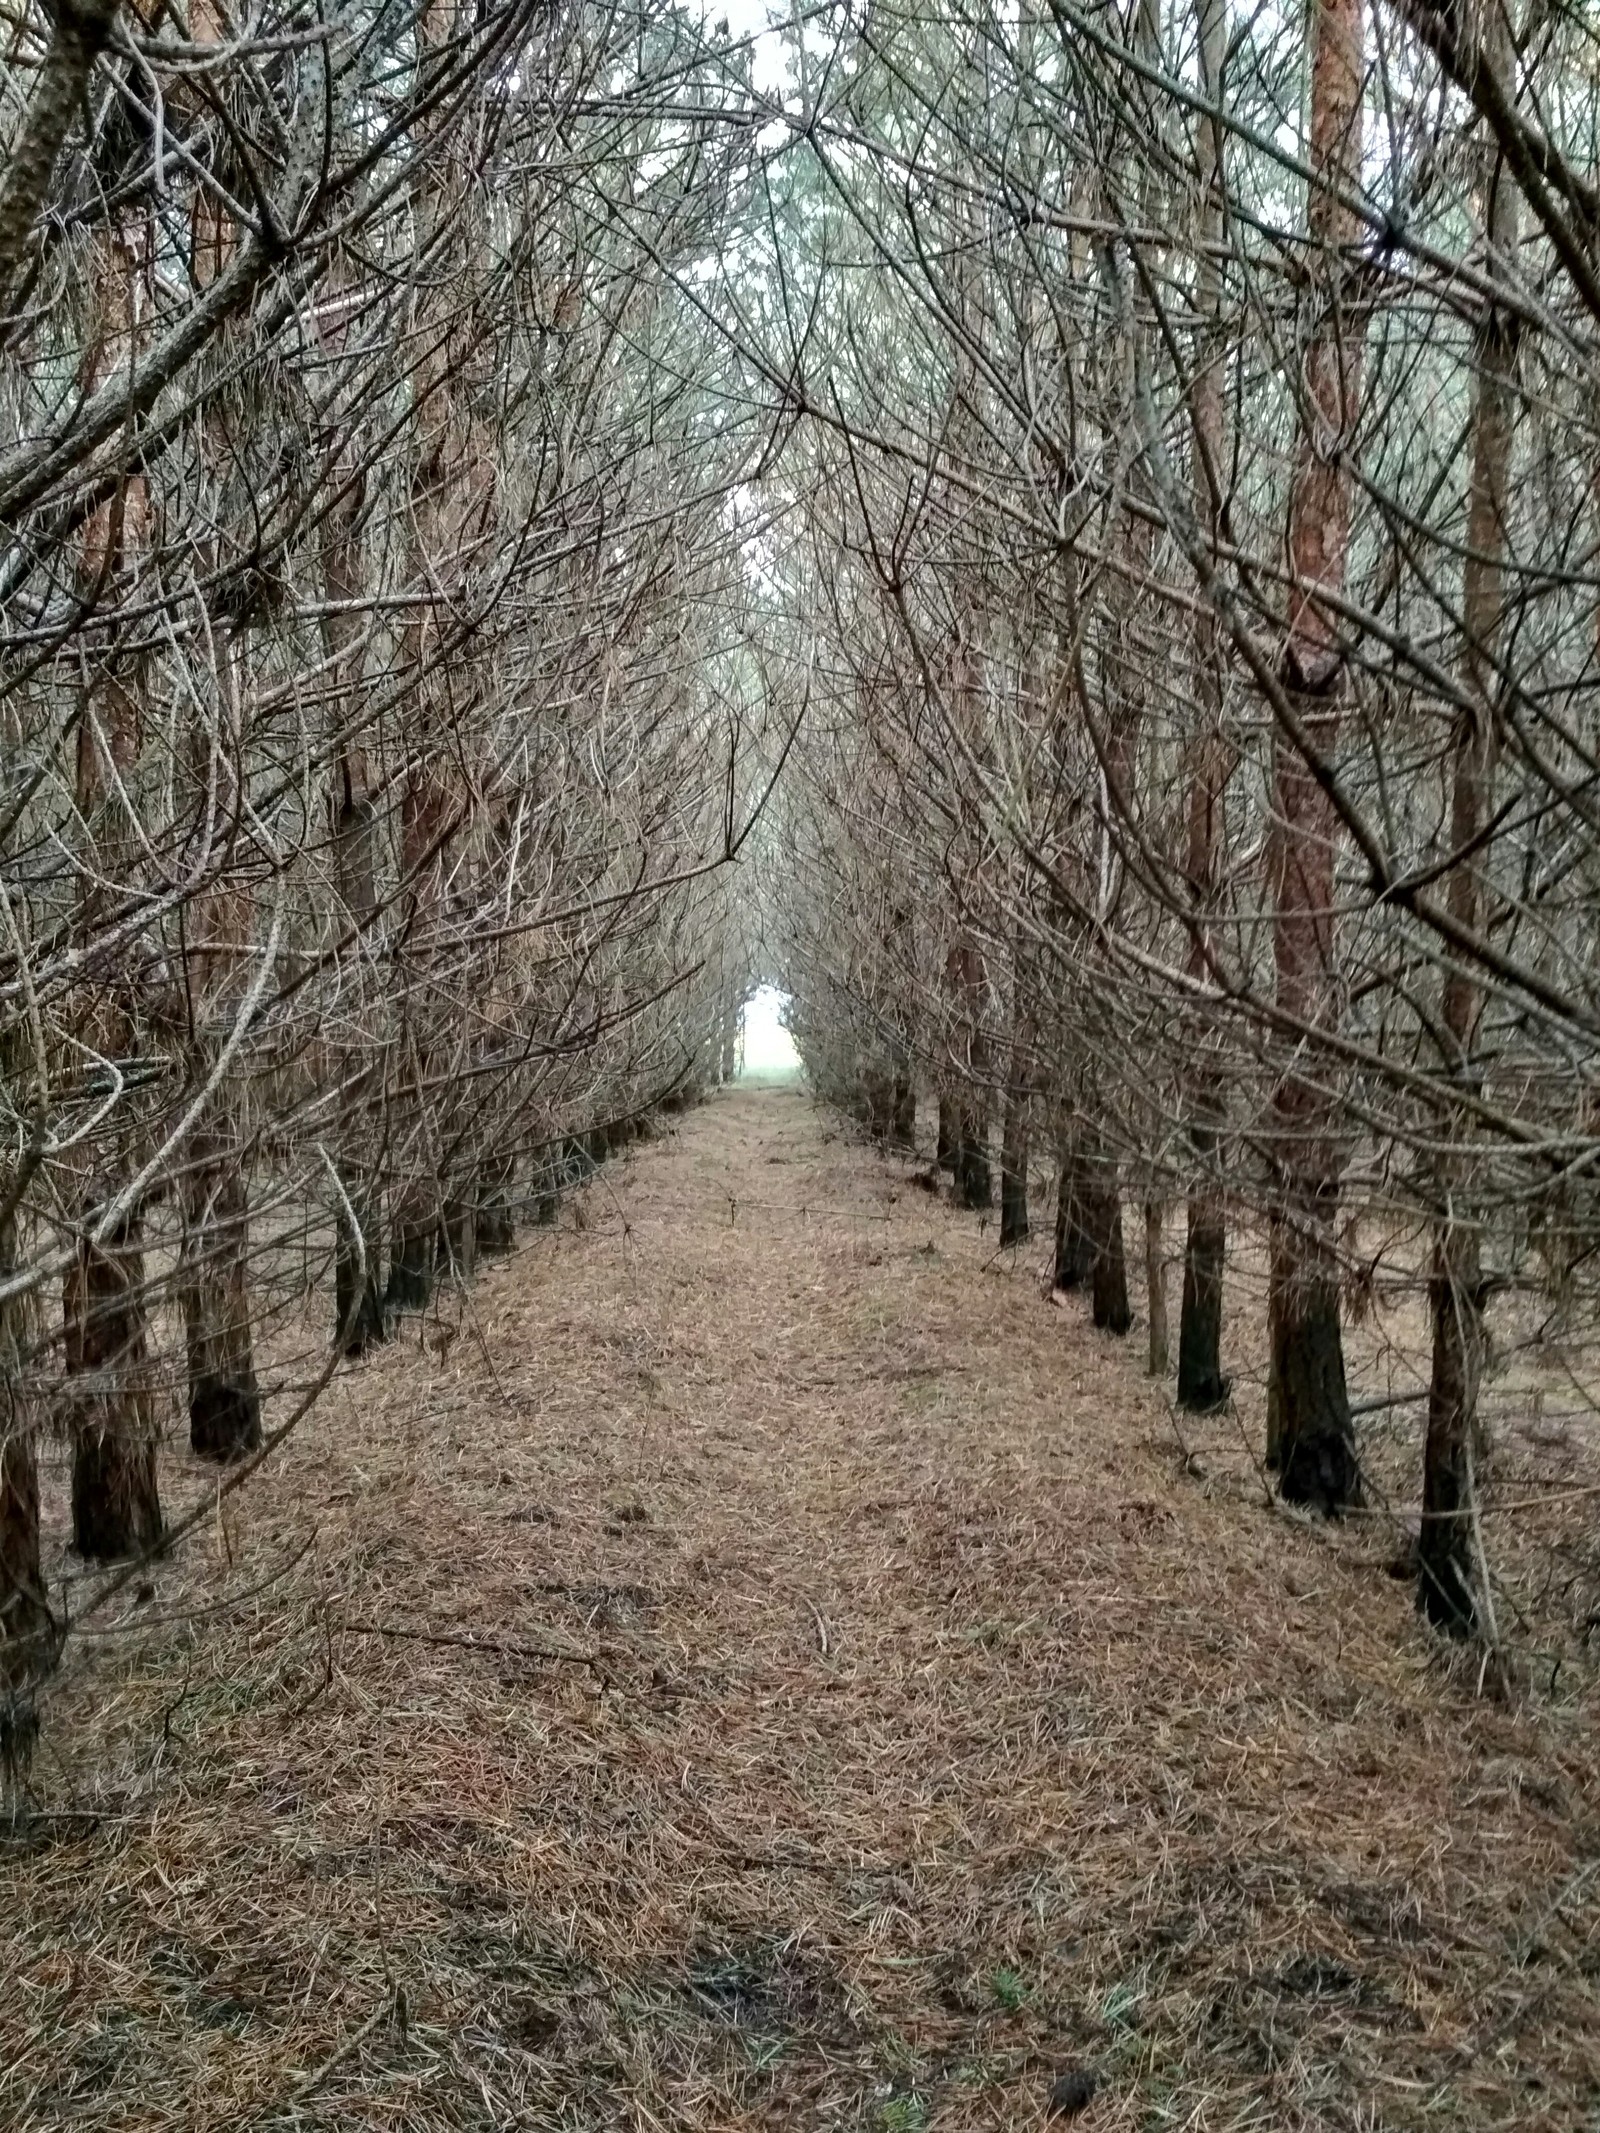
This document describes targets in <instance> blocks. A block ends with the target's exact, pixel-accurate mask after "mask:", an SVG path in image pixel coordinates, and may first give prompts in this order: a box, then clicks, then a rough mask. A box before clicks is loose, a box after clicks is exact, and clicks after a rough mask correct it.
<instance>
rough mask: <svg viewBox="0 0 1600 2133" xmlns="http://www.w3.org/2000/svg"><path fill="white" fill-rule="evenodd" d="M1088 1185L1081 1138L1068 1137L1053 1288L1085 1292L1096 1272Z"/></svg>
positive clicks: (1061, 1173)
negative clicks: (1092, 1273) (1085, 1287)
mask: <svg viewBox="0 0 1600 2133" xmlns="http://www.w3.org/2000/svg"><path fill="white" fill-rule="evenodd" d="M1086 1203H1087V1184H1086V1179H1085V1175H1084V1162H1083V1156H1082V1153H1081V1150H1080V1147H1079V1141H1078V1136H1077V1134H1076V1133H1075V1132H1074V1133H1070V1134H1069V1135H1067V1136H1066V1138H1065V1139H1064V1142H1063V1146H1062V1152H1061V1167H1060V1170H1059V1172H1058V1174H1057V1178H1056V1242H1055V1260H1054V1265H1053V1272H1052V1275H1051V1286H1052V1288H1056V1289H1077V1288H1081V1287H1082V1286H1083V1284H1084V1283H1085V1282H1086V1281H1087V1280H1088V1278H1089V1276H1090V1273H1091V1272H1092V1271H1093V1268H1094V1239H1093V1237H1092V1236H1091V1234H1090V1231H1089V1226H1088V1212H1087V1204H1086Z"/></svg>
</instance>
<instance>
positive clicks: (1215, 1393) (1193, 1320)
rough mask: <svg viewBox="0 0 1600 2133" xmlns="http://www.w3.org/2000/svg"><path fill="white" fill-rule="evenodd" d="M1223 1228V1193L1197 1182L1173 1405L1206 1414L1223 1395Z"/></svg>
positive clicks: (1192, 1199) (1191, 1199)
mask: <svg viewBox="0 0 1600 2133" xmlns="http://www.w3.org/2000/svg"><path fill="white" fill-rule="evenodd" d="M1226 1251H1227V1230H1226V1225H1225V1220H1224V1215H1223V1203H1222V1196H1221V1194H1220V1193H1218V1192H1217V1191H1215V1189H1214V1188H1213V1189H1205V1188H1202V1189H1200V1190H1197V1191H1195V1192H1192V1193H1191V1194H1190V1196H1189V1228H1188V1235H1187V1236H1186V1238H1185V1240H1184V1251H1183V1314H1182V1317H1181V1319H1180V1321H1179V1325H1178V1405H1179V1406H1180V1407H1184V1408H1187V1409H1188V1410H1189V1412H1190V1413H1191V1414H1209V1413H1210V1412H1211V1411H1212V1409H1213V1408H1217V1407H1220V1406H1221V1405H1222V1404H1223V1402H1224V1401H1225V1400H1226V1399H1227V1397H1228V1392H1229V1381H1228V1380H1227V1379H1226V1378H1225V1377H1224V1376H1223V1375H1222V1372H1221V1369H1220V1368H1219V1358H1220V1357H1221V1354H1222V1270H1223V1260H1224V1256H1225V1254H1226Z"/></svg>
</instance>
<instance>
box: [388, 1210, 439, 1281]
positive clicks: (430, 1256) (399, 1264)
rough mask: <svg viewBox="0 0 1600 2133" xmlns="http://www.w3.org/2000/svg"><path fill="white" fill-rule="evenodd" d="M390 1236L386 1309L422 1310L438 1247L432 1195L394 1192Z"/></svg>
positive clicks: (435, 1213) (435, 1215)
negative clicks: (393, 1218)
mask: <svg viewBox="0 0 1600 2133" xmlns="http://www.w3.org/2000/svg"><path fill="white" fill-rule="evenodd" d="M397 1197H398V1199H399V1202H400V1204H399V1206H398V1207H397V1209H396V1212H395V1230H394V1236H393V1239H392V1241H391V1243H390V1247H389V1285H388V1287H387V1289H386V1290H385V1291H384V1299H383V1300H384V1306H385V1308H386V1309H387V1310H389V1311H425V1310H426V1309H427V1308H428V1298H429V1297H430V1296H431V1295H432V1294H433V1265H434V1259H435V1257H436V1255H437V1250H438V1238H439V1217H438V1214H437V1212H436V1211H435V1210H434V1209H433V1207H432V1205H431V1201H432V1195H431V1194H424V1193H422V1192H420V1191H417V1190H412V1191H410V1192H407V1193H402V1194H400V1195H397Z"/></svg>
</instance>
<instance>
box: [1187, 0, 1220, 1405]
mask: <svg viewBox="0 0 1600 2133" xmlns="http://www.w3.org/2000/svg"><path fill="white" fill-rule="evenodd" d="M1197 13H1198V39H1197V42H1198V48H1199V60H1200V80H1201V86H1202V89H1203V91H1204V93H1205V96H1206V99H1207V101H1208V102H1215V103H1217V104H1218V105H1219V106H1220V104H1221V100H1222V94H1223V66H1224V62H1225V59H1226V55H1227V9H1226V5H1225V0H1198V9H1197ZM1197 138H1198V142H1199V146H1200V150H1201V157H1202V163H1203V168H1204V176H1205V180H1206V187H1205V192H1204V195H1203V197H1202V199H1201V203H1200V214H1199V223H1200V230H1199V240H1200V241H1199V257H1198V262H1197V276H1198V292H1197V293H1198V299H1199V310H1200V315H1201V318H1202V319H1203V321H1204V325H1205V331H1204V338H1203V342H1202V345H1201V347H1200V349H1199V351H1198V358H1197V362H1196V367H1195V380H1194V386H1193V390H1192V393H1191V396H1190V398H1191V409H1192V415H1193V422H1194V445H1195V452H1194V496H1195V518H1196V522H1197V523H1198V524H1199V525H1202V526H1204V527H1206V528H1207V529H1208V531H1209V534H1210V537H1211V542H1212V546H1213V547H1216V546H1217V545H1218V544H1219V543H1220V540H1221V534H1222V527H1221V493H1222V485H1223V483H1224V482H1225V480H1226V457H1225V455H1226V445H1227V429H1226V417H1225V399H1224V394H1223V367H1224V365H1225V364H1226V361H1227V338H1226V333H1225V330H1224V327H1223V324H1222V316H1221V314H1222V298H1223V288H1222V273H1221V267H1220V264H1219V262H1220V258H1221V254H1222V244H1223V236H1224V222H1223V203H1224V201H1225V200H1226V197H1227V190H1226V187H1227V173H1226V169H1225V165H1224V147H1225V141H1226V136H1225V133H1224V130H1223V127H1222V124H1221V122H1220V120H1217V121H1213V120H1211V119H1209V118H1206V117H1201V118H1200V119H1199V121H1198V125H1197ZM1195 636H1196V643H1195V672H1196V679H1197V688H1196V710H1197V713H1198V721H1199V730H1198V731H1197V733H1196V734H1195V736H1194V739H1193V741H1192V743H1191V745H1190V747H1189V750H1188V763H1187V766H1186V768H1187V778H1188V788H1189V806H1188V823H1187V829H1188V856H1187V873H1188V886H1189V893H1190V895H1191V897H1192V898H1193V900H1194V911H1193V919H1192V923H1191V932H1190V937H1189V954H1188V969H1189V974H1190V976H1191V977H1193V978H1194V979H1195V980H1196V982H1197V983H1200V984H1203V983H1204V982H1205V981H1206V979H1207V978H1208V976H1209V974H1210V966H1211V956H1212V937H1213V928H1214V923H1215V917H1216V911H1217V904H1218V896H1219V885H1220V881H1221V871H1222V859H1223V852H1224V846H1225V833H1226V826H1227V822H1226V807H1227V790H1228V780H1229V774H1230V770H1231V767H1232V749H1231V748H1230V746H1229V743H1228V740H1227V736H1226V734H1225V733H1224V730H1223V722H1222V719H1223V700H1224V689H1223V681H1224V667H1223V647H1222V636H1221V630H1220V627H1219V624H1218V620H1217V615H1216V612H1215V609H1214V608H1213V607H1212V606H1211V604H1210V603H1209V602H1208V601H1201V602H1200V603H1199V604H1198V607H1197V611H1196V619H1195ZM1214 1041H1215V1039H1214V1036H1213V1034H1212V1032H1210V1031H1209V1030H1206V1029H1198V1030H1197V1031H1196V1035H1195V1044H1194V1049H1193V1053H1192V1063H1191V1071H1190V1075H1189V1085H1188V1111H1189V1145H1190V1148H1191V1150H1192V1151H1193V1157H1194V1163H1195V1167H1196V1170H1197V1172H1198V1173H1199V1175H1198V1177H1197V1179H1196V1181H1195V1183H1194V1184H1193V1186H1192V1187H1191V1189H1190V1193H1189V1205H1188V1223H1187V1231H1186V1234H1185V1238H1184V1251H1183V1299H1182V1303H1181V1305H1180V1309H1179V1319H1178V1405H1179V1406H1180V1407H1183V1408H1187V1409H1188V1410H1189V1411H1190V1412H1191V1413H1195V1414H1206V1413H1209V1412H1210V1411H1211V1410H1212V1409H1214V1408H1217V1407H1220V1406H1221V1405H1222V1403H1223V1402H1224V1401H1225V1400H1226V1399H1227V1397H1228V1389H1229V1388H1228V1380H1227V1379H1226V1378H1225V1377H1224V1376H1223V1374H1222V1283H1223V1274H1224V1269H1225V1265H1226V1260H1227V1218H1226V1205H1225V1202H1224V1200H1223V1196H1222V1194H1221V1192H1220V1191H1219V1190H1218V1189H1217V1185H1216V1182H1215V1178H1214V1176H1213V1175H1212V1174H1211V1173H1212V1166H1213V1165H1214V1163H1215V1161H1216V1156H1217V1147H1218V1140H1219V1131H1218V1129H1219V1127H1220V1126H1221V1125H1222V1123H1223V1119H1224V1113H1225V1105H1224V1103H1223V1099H1222V1092H1221V1088H1220V1085H1219V1081H1218V1075H1217V1067H1216V1062H1215V1059H1214V1058H1213V1057H1212V1056H1210V1047H1211V1045H1212V1044H1213V1043H1214Z"/></svg>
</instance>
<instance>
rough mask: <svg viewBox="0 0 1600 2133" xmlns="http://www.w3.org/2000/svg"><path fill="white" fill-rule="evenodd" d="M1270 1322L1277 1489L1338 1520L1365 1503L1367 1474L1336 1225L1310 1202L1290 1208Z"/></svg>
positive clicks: (1276, 1263) (1279, 1228)
mask: <svg viewBox="0 0 1600 2133" xmlns="http://www.w3.org/2000/svg"><path fill="white" fill-rule="evenodd" d="M1335 1189H1337V1188H1335ZM1296 1215H1298V1218H1299V1219H1298V1222H1296V1221H1295V1216H1296ZM1269 1320H1270V1326H1271V1335H1272V1360H1271V1366H1270V1369H1271V1387H1270V1388H1269V1400H1270V1399H1274V1398H1275V1401H1276V1414H1275V1416H1273V1415H1270V1414H1269V1418H1268V1437H1269V1443H1268V1452H1269V1458H1270V1457H1271V1455H1272V1453H1273V1452H1274V1451H1275V1452H1276V1464H1277V1467H1278V1472H1279V1477H1280V1479H1279V1486H1280V1488H1281V1489H1282V1491H1283V1494H1284V1496H1285V1498H1286V1499H1287V1500H1288V1501H1289V1502H1290V1503H1300V1504H1307V1505H1309V1506H1310V1507H1311V1508H1312V1509H1313V1510H1317V1511H1320V1512H1322V1514H1323V1515H1324V1516H1325V1517H1328V1518H1334V1517H1337V1516H1338V1515H1339V1514H1340V1513H1341V1512H1342V1511H1345V1510H1349V1509H1351V1508H1352V1507H1354V1506H1355V1505H1358V1504H1359V1503H1360V1502H1361V1473H1360V1468H1359V1466H1358V1464H1357V1461H1356V1449H1355V1433H1354V1431H1353V1429H1352V1427H1351V1423H1350V1398H1349V1393H1348V1391H1347V1389H1346V1386H1345V1377H1344V1343H1343V1340H1342V1338H1341V1335H1340V1328H1339V1264H1338V1259H1337V1257H1336V1256H1335V1253H1334V1249H1333V1243H1332V1225H1331V1222H1330V1221H1329V1219H1328V1215H1327V1212H1326V1210H1325V1209H1324V1208H1322V1207H1319V1206H1316V1205H1315V1204H1312V1203H1309V1202H1306V1201H1304V1200H1302V1201H1299V1202H1295V1203H1291V1207H1290V1210H1289V1212H1288V1214H1287V1216H1286V1218H1285V1219H1283V1220H1281V1221H1280V1222H1279V1223H1278V1224H1277V1225H1276V1228H1275V1235H1274V1251H1273V1266H1272V1294H1271V1298H1270V1309H1269ZM1274 1423H1275V1425H1276V1443H1275V1444H1274V1443H1273V1442H1272V1438H1273V1433H1274Z"/></svg>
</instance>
